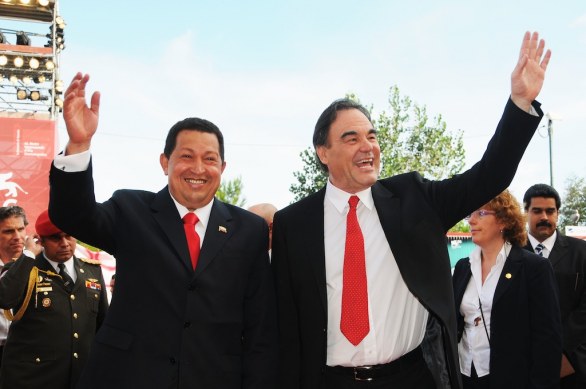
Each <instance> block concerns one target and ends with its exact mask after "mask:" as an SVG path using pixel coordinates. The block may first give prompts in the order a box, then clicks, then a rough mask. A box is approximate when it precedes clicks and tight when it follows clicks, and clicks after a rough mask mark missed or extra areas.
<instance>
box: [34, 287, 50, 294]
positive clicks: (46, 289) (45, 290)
mask: <svg viewBox="0 0 586 389" xmlns="http://www.w3.org/2000/svg"><path fill="white" fill-rule="evenodd" d="M52 291H53V287H52V286H42V287H37V293H41V292H45V294H47V292H52Z"/></svg>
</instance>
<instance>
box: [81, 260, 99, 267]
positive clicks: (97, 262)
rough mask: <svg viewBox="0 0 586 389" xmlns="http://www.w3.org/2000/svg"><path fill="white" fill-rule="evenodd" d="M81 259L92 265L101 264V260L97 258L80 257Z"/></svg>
mask: <svg viewBox="0 0 586 389" xmlns="http://www.w3.org/2000/svg"><path fill="white" fill-rule="evenodd" d="M79 260H80V261H82V262H85V263H89V264H90V265H98V266H99V265H100V261H98V260H97V259H89V258H79Z"/></svg>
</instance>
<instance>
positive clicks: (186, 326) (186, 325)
mask: <svg viewBox="0 0 586 389" xmlns="http://www.w3.org/2000/svg"><path fill="white" fill-rule="evenodd" d="M190 326H191V322H190V321H186V322H185V323H183V328H189V327H190Z"/></svg>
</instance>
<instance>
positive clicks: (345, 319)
mask: <svg viewBox="0 0 586 389" xmlns="http://www.w3.org/2000/svg"><path fill="white" fill-rule="evenodd" d="M358 201H359V199H358V197H357V196H351V197H350V200H348V204H350V210H349V211H348V216H347V219H346V247H345V251H344V274H343V279H344V281H343V286H342V318H341V320H340V330H341V331H342V333H343V334H344V336H345V337H346V338H347V339H348V340H349V341H350V343H352V344H353V345H354V346H356V345H358V344H359V343H360V342H362V339H364V337H365V336H366V334H368V332H369V331H370V325H369V324H368V291H367V289H366V264H365V261H364V237H363V236H362V231H361V230H360V225H359V224H358V217H357V216H356V206H357V205H358Z"/></svg>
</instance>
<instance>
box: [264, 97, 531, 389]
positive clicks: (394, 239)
mask: <svg viewBox="0 0 586 389" xmlns="http://www.w3.org/2000/svg"><path fill="white" fill-rule="evenodd" d="M536 108H537V109H538V110H539V108H538V106H536ZM539 113H540V115H542V113H541V111H540V110H539ZM539 121H540V118H539V117H535V116H532V115H529V114H527V113H526V112H523V111H522V110H520V109H519V108H517V107H516V106H515V105H514V104H513V103H512V102H511V101H510V100H509V102H508V104H507V106H506V108H505V112H504V114H503V117H502V119H501V121H500V123H499V126H498V128H497V131H496V133H495V135H494V137H493V138H492V140H491V141H490V143H489V145H488V148H487V151H486V152H485V154H484V156H483V158H482V159H481V161H479V162H478V163H476V164H475V165H474V166H473V167H472V168H471V169H470V170H468V171H467V172H465V173H463V174H461V175H457V176H455V177H453V178H452V179H449V180H443V181H428V180H425V179H423V178H422V177H421V176H420V175H419V174H418V173H407V174H401V175H398V176H394V177H391V178H387V179H383V180H380V181H378V182H377V183H376V184H375V185H374V186H373V187H372V196H373V199H374V204H375V207H376V210H377V213H378V215H379V218H380V222H381V225H382V228H383V230H384V232H385V235H386V237H387V240H388V242H389V245H390V247H391V250H392V252H393V254H394V256H395V259H396V261H397V265H398V267H399V270H400V271H401V275H402V277H403V279H404V280H405V282H406V284H407V286H408V287H409V290H410V291H411V292H412V293H413V294H414V295H415V296H416V297H417V298H418V299H419V300H420V301H421V303H422V304H423V305H424V306H425V307H426V308H427V309H428V311H429V312H430V323H429V325H428V331H427V334H426V339H425V341H424V343H423V344H422V346H423V347H424V354H425V355H424V356H425V357H426V361H427V362H428V365H429V366H430V367H431V370H432V373H433V374H434V377H435V379H436V381H438V385H439V387H442V388H446V387H450V384H451V386H452V387H453V388H458V387H460V373H459V369H458V355H457V347H456V317H455V313H454V308H453V307H454V302H453V301H454V300H453V293H452V284H451V270H450V260H449V256H448V251H447V248H446V237H445V233H446V231H447V230H448V229H449V228H450V227H451V226H453V225H454V224H456V223H457V222H458V221H459V220H461V219H462V218H463V217H464V216H465V215H467V214H469V213H470V212H471V211H473V210H475V209H477V208H478V207H480V206H481V205H483V204H485V203H486V202H487V201H489V200H490V199H491V198H493V197H494V196H496V195H497V194H498V193H500V192H502V191H503V190H504V189H505V188H506V187H507V186H508V185H509V183H510V182H511V180H512V179H513V176H514V174H515V170H516V167H517V165H518V163H519V161H520V159H521V157H522V155H523V152H524V150H525V147H526V146H527V144H528V143H529V140H530V139H531V137H532V135H533V133H534V131H535V129H536V128H537V125H538V124H539ZM324 195H325V189H322V190H321V191H319V192H318V193H316V194H313V195H311V196H309V197H307V198H305V199H303V200H301V201H299V202H297V203H295V204H293V205H290V206H289V207H287V208H285V209H283V210H281V211H279V212H277V214H276V215H275V218H274V224H273V226H274V229H273V254H272V264H273V268H274V276H275V279H276V287H277V298H278V303H279V304H278V306H279V328H280V347H281V348H280V355H281V357H280V363H281V367H280V369H281V370H280V379H279V381H280V383H279V387H280V388H307V389H316V388H323V387H324V386H323V385H324V376H323V373H324V368H325V365H326V344H327V343H326V342H327V339H326V335H327V327H328V323H327V309H328V307H327V293H326V276H325V275H326V272H325V258H324V257H325V254H324V250H325V249H324V205H323V202H324Z"/></svg>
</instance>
